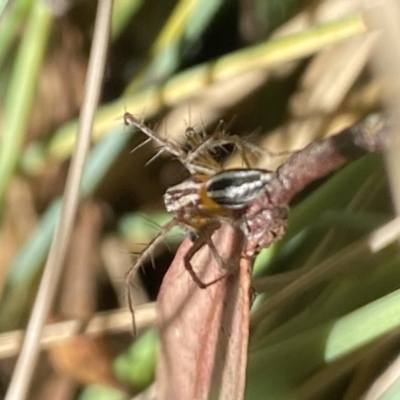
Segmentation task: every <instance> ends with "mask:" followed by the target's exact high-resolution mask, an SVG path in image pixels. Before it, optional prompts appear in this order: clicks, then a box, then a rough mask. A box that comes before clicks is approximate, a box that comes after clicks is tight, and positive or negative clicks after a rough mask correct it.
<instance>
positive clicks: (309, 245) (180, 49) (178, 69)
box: [0, 0, 400, 400]
mask: <svg viewBox="0 0 400 400" xmlns="http://www.w3.org/2000/svg"><path fill="white" fill-rule="evenodd" d="M360 3H361V2H360V1H356V0H354V1H353V0H347V1H338V0H326V1H322V0H320V1H318V0H201V1H200V0H190V1H189V0H179V1H174V0H164V1H162V2H160V1H154V0H148V1H141V0H129V1H128V0H115V1H114V12H113V19H112V31H111V37H110V47H109V53H108V61H107V67H106V73H105V76H104V83H103V89H102V96H101V104H100V106H99V109H98V112H97V114H96V119H95V124H94V129H93V143H92V149H91V152H90V155H89V159H88V162H87V165H86V167H85V173H84V178H83V182H82V202H81V208H80V211H79V216H78V219H77V221H76V224H75V228H74V233H73V240H72V242H71V244H70V250H69V252H68V259H67V261H66V263H65V271H64V275H63V279H62V285H61V287H60V288H59V291H58V298H57V302H56V304H55V305H54V307H53V312H52V315H51V318H50V320H49V321H48V322H49V323H55V322H58V321H63V320H68V319H77V318H78V319H84V320H88V319H90V318H91V317H92V316H93V315H95V314H96V313H99V312H104V311H108V312H110V313H111V314H113V313H116V312H118V310H119V309H125V306H126V289H125V287H124V275H125V273H126V271H127V270H128V269H129V267H130V265H131V263H132V257H133V256H132V253H137V252H139V251H140V250H141V249H142V248H143V246H144V244H145V243H146V242H148V240H150V239H151V238H152V237H153V236H154V235H155V234H156V232H157V229H158V227H159V225H161V224H162V223H163V222H164V221H166V220H168V215H166V213H165V212H164V211H163V204H162V194H163V193H164V191H165V190H166V188H168V187H170V186H171V185H173V184H176V183H178V182H180V181H182V180H183V179H184V178H185V177H186V175H185V174H186V173H185V171H184V170H183V168H182V166H181V165H180V164H179V163H178V162H177V161H176V160H173V159H171V158H168V157H167V156H165V157H164V156H162V157H158V158H157V159H156V160H154V161H153V162H151V163H149V164H146V162H147V161H148V160H149V159H151V157H152V156H153V155H154V154H155V153H156V151H157V149H156V148H155V147H154V145H153V144H152V143H149V144H148V145H146V146H144V147H142V148H141V149H140V150H138V151H136V152H134V153H131V150H132V149H133V148H135V147H136V146H137V145H138V144H139V143H141V142H142V141H143V140H144V136H143V135H142V134H139V133H137V132H136V133H134V132H131V131H129V130H128V129H127V128H126V127H125V126H124V125H123V121H122V116H123V113H124V111H125V110H127V111H129V112H131V113H133V114H135V115H137V116H143V117H144V118H145V119H146V121H147V123H148V124H150V125H151V126H156V129H157V130H158V131H159V132H160V133H161V134H163V135H165V136H169V137H171V138H174V140H181V141H182V140H183V139H182V135H183V133H184V130H185V128H186V127H187V126H194V127H195V128H196V129H202V127H205V129H207V130H210V131H212V130H213V129H214V128H215V126H216V125H217V124H218V122H219V121H220V120H221V119H224V120H225V121H227V126H228V129H229V131H230V132H232V133H233V134H237V135H240V136H242V137H243V138H244V140H249V141H251V142H254V143H257V144H258V145H260V146H262V147H264V148H267V149H269V150H271V151H281V150H295V149H300V148H302V147H303V146H304V145H306V144H307V143H309V142H310V141H312V140H314V139H316V138H321V137H325V136H326V135H329V134H332V133H334V132H337V131H338V130H340V129H342V128H343V127H346V126H347V125H349V124H351V123H352V122H354V121H357V120H359V119H360V118H362V117H363V116H365V115H367V114H369V113H370V112H372V111H375V110H379V109H380V108H381V102H382V82H381V80H380V79H379V77H376V76H375V75H374V74H373V73H372V72H371V70H370V68H369V66H368V61H369V59H370V54H371V51H372V49H373V47H372V46H373V42H374V37H373V34H371V33H366V32H367V28H366V26H365V24H364V22H363V19H362V15H361V12H360ZM1 4H3V8H2V9H1V10H0V11H1V12H2V14H1V19H0V135H1V139H0V140H1V142H0V143H1V145H0V207H1V215H0V217H1V220H0V224H1V225H0V243H1V244H0V254H1V256H0V294H1V301H0V330H1V332H3V334H2V335H0V355H1V360H0V370H1V372H0V380H1V384H2V388H3V392H4V391H5V389H6V387H7V384H8V381H9V378H10V376H11V374H12V369H13V366H14V364H15V354H16V350H15V348H14V349H12V350H10V349H9V347H7V343H8V342H7V340H10V337H11V336H10V335H15V333H14V331H16V330H18V329H22V328H24V326H25V325H26V322H27V317H28V315H29V312H30V309H31V306H32V302H33V300H34V296H35V293H36V288H37V285H38V281H39V279H40V275H41V270H42V267H43V264H44V262H45V259H46V256H47V251H48V249H49V246H50V241H51V237H52V234H53V232H54V228H55V224H56V221H57V218H58V215H59V211H60V202H59V201H60V196H61V195H62V193H63V187H64V184H65V177H66V173H67V169H68V166H69V161H70V157H71V151H72V148H73V147H72V146H73V142H74V135H75V131H76V127H77V117H78V115H79V110H80V106H81V102H82V97H83V90H84V82H85V76H86V68H87V63H88V57H89V50H90V44H91V38H92V31H93V23H94V18H95V11H96V2H90V1H77V0H75V1H72V0H71V1H68V0H64V1H63V0H48V1H46V2H42V1H36V2H35V1H32V0H16V1H9V2H7V1H5V2H2V3H1ZM231 151H232V149H229V148H227V149H226V152H223V153H221V154H220V157H221V158H223V159H224V160H225V162H226V166H228V167H229V166H233V165H240V161H238V160H237V157H236V156H235V154H233V155H232V157H229V155H230V152H231ZM281 162H282V160H281V159H279V158H277V157H267V156H266V157H265V158H262V157H261V158H259V159H257V160H254V165H258V166H261V167H263V168H276V166H277V165H279V163H281ZM391 216H392V210H391V201H390V196H389V192H388V187H387V182H386V179H385V174H384V169H383V165H382V160H381V157H380V156H375V155H372V156H368V157H364V158H363V159H361V160H359V161H357V162H355V163H352V164H351V165H349V166H347V167H345V168H343V169H342V170H341V171H339V172H338V173H335V174H333V175H332V176H330V177H328V178H326V179H323V180H321V181H319V182H316V183H315V185H312V187H310V188H308V189H307V190H306V191H305V192H304V193H301V194H299V196H298V198H297V199H295V201H294V203H293V204H292V212H291V215H290V220H289V223H290V225H289V231H288V234H287V236H286V237H285V239H284V240H282V241H281V242H279V243H278V244H276V245H274V246H273V247H272V248H270V249H268V250H267V251H264V252H263V253H262V254H261V255H260V257H259V259H258V260H257V265H256V271H255V273H256V275H257V278H256V279H255V287H256V289H257V290H258V292H259V296H258V298H257V301H256V304H255V307H254V314H253V319H252V331H251V343H250V350H249V366H248V376H247V389H246V398H247V399H292V398H293V399H339V398H344V399H347V400H349V399H357V398H360V396H361V394H362V393H363V392H364V391H365V390H366V389H367V388H368V387H369V386H370V385H371V383H372V382H373V381H374V379H375V377H376V376H377V375H378V374H379V372H381V370H382V369H383V368H384V367H385V366H386V364H387V363H388V362H389V361H390V360H391V359H392V358H393V357H394V356H395V355H396V354H397V351H398V342H399V328H398V326H399V323H400V321H399V317H398V315H400V314H399V312H398V311H399V310H397V308H396V307H398V306H397V303H399V302H398V296H399V293H398V290H399V288H400V280H399V278H400V276H399V275H400V272H399V271H400V268H399V260H398V257H397V252H396V249H395V248H394V249H392V248H389V249H387V250H386V251H385V252H381V253H378V255H376V256H373V257H372V256H370V255H369V254H367V253H366V252H365V251H360V246H361V245H362V244H363V243H366V241H367V240H368V234H369V233H370V232H372V231H373V230H374V229H376V228H377V227H379V226H380V225H381V224H383V223H384V222H386V221H388V220H390V218H391ZM181 237H182V236H180V235H179V234H178V233H177V232H172V234H171V235H169V236H168V238H167V239H166V241H167V244H168V245H167V246H162V247H161V248H160V249H159V251H157V252H156V253H155V254H154V260H153V263H154V265H155V267H156V268H152V261H151V260H149V263H148V265H146V266H144V271H143V274H142V276H141V280H140V281H139V280H138V282H136V283H135V304H138V305H139V304H143V303H147V302H149V301H152V300H154V299H155V298H156V295H157V290H158V287H159V285H160V282H161V280H162V276H163V273H164V272H165V270H166V268H167V267H168V265H169V262H170V261H171V260H172V257H173V253H174V249H175V248H176V246H177V245H178V243H179V240H180V238H181ZM361 247H362V246H361ZM324 270H326V273H325V274H324V273H321V271H324ZM315 271H319V272H315ZM284 272H287V274H283V273H284ZM281 273H282V274H283V275H280V274H281ZM299 282H300V283H299ZM288 288H289V289H288ZM285 290H286V291H285ZM124 318H125V320H127V321H125V325H124V326H125V328H124V329H118V327H115V329H114V331H113V329H112V327H111V328H110V331H113V332H108V333H107V334H104V335H100V336H95V337H94V336H88V335H86V336H84V335H77V336H74V337H71V338H69V339H68V340H65V339H64V340H63V341H56V342H54V343H52V344H51V346H48V348H47V350H46V351H44V352H43V353H42V356H41V359H40V364H39V367H38V369H37V374H36V378H35V380H34V384H33V387H32V395H31V396H30V398H31V399H35V398H37V399H53V398H57V399H80V400H83V399H85V400H87V399H107V400H108V399H110V400H111V399H128V398H131V397H132V396H133V395H135V394H137V393H140V392H141V391H142V390H144V389H146V388H147V387H148V386H149V385H151V384H152V381H153V379H154V362H155V361H154V359H155V349H156V343H157V337H156V334H155V331H154V330H153V329H151V328H150V329H145V328H146V326H145V325H151V324H149V323H147V324H142V326H139V328H141V335H140V336H139V338H138V339H137V340H136V341H134V342H132V335H131V332H130V326H131V325H130V317H129V313H125V314H124ZM7 335H8V336H7ZM55 335H56V336H57V334H55ZM58 335H59V336H62V334H61V332H59V333H58ZM13 338H14V336H13ZM2 348H3V350H1V349H2ZM150 388H151V386H150ZM147 390H149V389H147ZM148 395H149V397H148V398H152V397H151V392H148Z"/></svg>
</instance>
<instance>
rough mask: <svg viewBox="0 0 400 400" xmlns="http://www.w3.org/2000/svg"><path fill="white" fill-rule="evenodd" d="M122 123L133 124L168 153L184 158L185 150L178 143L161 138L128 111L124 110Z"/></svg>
mask: <svg viewBox="0 0 400 400" xmlns="http://www.w3.org/2000/svg"><path fill="white" fill-rule="evenodd" d="M124 124H125V125H126V126H130V125H134V126H135V127H136V128H138V129H139V130H140V131H142V132H143V133H144V134H145V135H146V136H148V137H149V138H151V139H153V140H154V141H155V142H156V143H158V144H159V145H160V146H161V147H162V148H163V149H165V150H167V151H168V152H169V153H171V154H173V155H174V156H175V157H177V158H178V159H184V158H185V157H186V152H185V151H184V150H183V149H182V148H181V147H180V146H179V145H177V144H173V143H172V142H171V141H169V140H167V139H163V138H161V137H160V136H159V135H157V134H156V133H155V132H154V131H153V130H152V129H150V128H149V127H147V126H146V125H145V124H144V123H143V122H142V121H140V120H138V119H137V118H135V117H134V116H133V115H132V114H131V113H129V112H125V114H124Z"/></svg>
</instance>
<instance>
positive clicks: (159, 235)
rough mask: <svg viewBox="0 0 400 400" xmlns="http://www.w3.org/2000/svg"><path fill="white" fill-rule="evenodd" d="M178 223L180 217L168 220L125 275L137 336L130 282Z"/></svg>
mask: <svg viewBox="0 0 400 400" xmlns="http://www.w3.org/2000/svg"><path fill="white" fill-rule="evenodd" d="M177 225H178V218H173V219H171V221H169V222H167V223H166V224H165V225H163V226H162V227H161V229H160V231H159V232H158V233H157V235H156V236H154V238H153V239H152V240H151V241H150V242H149V243H148V244H147V246H146V247H145V248H144V250H143V251H142V252H141V253H140V255H139V256H138V258H137V259H136V260H135V262H134V264H133V265H132V266H131V268H130V269H129V271H128V272H127V274H126V275H125V287H126V290H127V298H128V299H127V300H128V308H129V311H130V312H131V314H132V327H133V335H134V336H136V323H135V312H134V308H133V303H132V297H131V292H130V282H131V280H132V278H133V277H134V276H135V274H136V273H137V271H138V269H139V268H140V267H141V266H142V265H143V263H144V261H145V260H146V259H147V258H148V257H151V253H152V252H153V251H154V249H155V248H156V247H157V245H158V244H159V243H160V242H161V241H162V240H163V238H164V236H165V235H166V233H167V232H168V231H170V230H171V229H172V228H173V227H175V226H177Z"/></svg>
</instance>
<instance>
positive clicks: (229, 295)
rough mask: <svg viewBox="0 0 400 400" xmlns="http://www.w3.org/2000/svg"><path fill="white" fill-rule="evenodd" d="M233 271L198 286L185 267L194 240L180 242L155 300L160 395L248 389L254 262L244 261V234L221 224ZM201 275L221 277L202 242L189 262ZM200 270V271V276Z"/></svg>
mask: <svg viewBox="0 0 400 400" xmlns="http://www.w3.org/2000/svg"><path fill="white" fill-rule="evenodd" d="M212 240H213V243H214V245H215V247H216V248H217V251H218V253H219V255H220V256H221V257H222V258H223V259H224V260H229V268H230V270H231V273H230V274H229V275H228V276H227V277H226V278H224V279H221V280H220V281H218V282H217V283H215V284H213V285H211V286H208V287H207V288H206V289H200V288H199V287H198V286H197V285H196V284H195V283H194V282H193V281H192V279H191V278H190V276H189V274H188V273H187V271H186V270H185V266H184V257H185V255H186V254H187V252H188V250H189V248H190V247H191V245H192V243H191V242H190V240H185V241H184V242H183V243H182V245H181V246H180V248H179V250H178V252H177V254H176V257H175V259H174V261H173V263H172V264H171V266H170V269H169V270H168V272H167V275H166V276H165V278H164V281H163V285H162V287H161V290H160V294H159V297H158V300H157V304H158V319H159V320H158V324H159V328H160V336H161V345H160V353H159V358H158V365H157V392H158V398H159V399H175V400H179V399H198V400H201V399H209V398H213V399H217V398H219V399H224V400H229V399H235V400H238V399H241V398H242V397H243V392H244V384H245V371H246V361H247V343H248V333H249V309H250V267H251V264H250V261H249V260H248V259H242V258H241V256H242V251H243V236H242V234H241V233H240V232H238V231H237V230H235V229H234V228H233V227H232V226H230V225H223V226H222V227H221V228H220V229H219V230H218V231H216V232H215V233H214V234H213V236H212ZM191 263H192V266H193V268H194V270H195V271H196V273H197V274H198V275H199V277H200V279H201V280H202V281H203V282H204V283H207V282H210V281H212V280H213V279H215V278H217V277H219V276H220V275H221V273H222V272H221V269H220V267H219V266H218V263H217V262H216V260H215V258H214V256H213V254H212V252H211V251H210V249H209V247H208V246H204V247H203V248H202V249H201V250H200V251H199V252H197V253H196V254H195V255H194V257H193V258H192V260H191ZM199 271H201V273H200V274H199Z"/></svg>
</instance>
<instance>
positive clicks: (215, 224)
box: [184, 220, 230, 289]
mask: <svg viewBox="0 0 400 400" xmlns="http://www.w3.org/2000/svg"><path fill="white" fill-rule="evenodd" d="M220 227H221V223H220V222H219V221H216V220H213V221H210V222H208V223H207V224H205V225H203V226H202V227H201V228H200V229H199V230H198V233H197V235H198V236H197V238H196V240H195V241H194V242H193V245H192V247H191V248H190V249H189V251H188V252H187V253H186V255H185V257H184V265H185V268H186V269H187V271H188V272H189V275H190V276H191V278H192V279H193V281H194V282H195V284H196V285H197V286H198V287H199V288H200V289H205V288H207V287H208V286H211V285H214V284H215V283H217V282H218V281H220V280H222V279H224V278H225V277H226V276H227V275H228V274H229V273H230V272H229V269H228V268H226V262H225V261H224V260H223V259H222V258H221V256H220V255H219V253H218V250H217V248H216V247H215V245H214V243H213V242H212V240H211V236H212V234H213V233H214V232H215V231H216V230H217V229H219V228H220ZM205 245H207V246H208V247H209V249H210V251H211V252H212V254H213V256H214V258H215V260H216V262H217V264H218V266H219V267H220V269H221V270H226V272H224V273H221V275H220V276H218V277H217V278H215V279H213V280H211V281H209V282H203V281H202V280H201V279H200V278H199V277H198V275H197V273H196V272H195V270H194V269H193V267H192V264H191V259H192V258H193V256H194V255H195V254H196V253H197V252H198V251H199V250H200V249H201V248H202V247H203V246H205Z"/></svg>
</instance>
